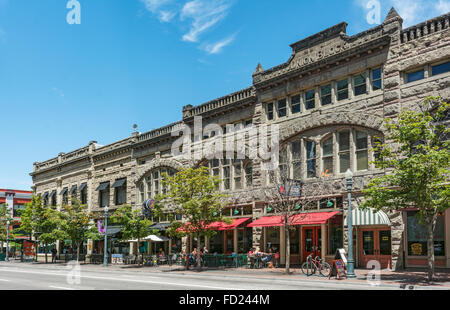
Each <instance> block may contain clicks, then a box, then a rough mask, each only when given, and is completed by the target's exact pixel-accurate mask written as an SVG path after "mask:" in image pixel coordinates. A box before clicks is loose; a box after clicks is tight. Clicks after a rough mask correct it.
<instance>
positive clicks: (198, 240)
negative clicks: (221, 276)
mask: <svg viewBox="0 0 450 310" xmlns="http://www.w3.org/2000/svg"><path fill="white" fill-rule="evenodd" d="M201 246H202V240H201V238H200V235H198V236H197V269H198V270H201V269H202V264H201V262H200V249H201Z"/></svg>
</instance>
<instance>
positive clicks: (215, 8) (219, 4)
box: [180, 0, 231, 42]
mask: <svg viewBox="0 0 450 310" xmlns="http://www.w3.org/2000/svg"><path fill="white" fill-rule="evenodd" d="M230 6H231V2H230V1H226V0H193V1H190V2H187V3H186V4H185V5H184V7H183V9H182V11H181V15H180V16H181V20H185V19H192V23H191V27H190V30H189V32H188V33H186V34H185V35H184V36H183V40H184V41H189V42H197V41H198V40H199V36H200V35H201V34H202V33H203V32H205V31H206V30H208V29H210V28H211V27H213V26H214V25H216V24H217V23H218V22H220V21H221V20H223V19H224V18H225V17H226V16H227V14H228V11H229V9H230Z"/></svg>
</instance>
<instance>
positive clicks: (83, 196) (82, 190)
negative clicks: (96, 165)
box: [80, 183, 88, 205]
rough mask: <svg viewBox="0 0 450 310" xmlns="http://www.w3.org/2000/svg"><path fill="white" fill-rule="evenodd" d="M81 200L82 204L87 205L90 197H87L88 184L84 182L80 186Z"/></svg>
mask: <svg viewBox="0 0 450 310" xmlns="http://www.w3.org/2000/svg"><path fill="white" fill-rule="evenodd" d="M80 200H81V204H83V205H85V204H87V201H88V198H87V184H86V183H83V184H81V186H80Z"/></svg>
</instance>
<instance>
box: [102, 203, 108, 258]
mask: <svg viewBox="0 0 450 310" xmlns="http://www.w3.org/2000/svg"><path fill="white" fill-rule="evenodd" d="M103 266H105V267H108V206H105V249H104V251H103Z"/></svg>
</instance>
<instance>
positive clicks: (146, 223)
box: [105, 205, 153, 263]
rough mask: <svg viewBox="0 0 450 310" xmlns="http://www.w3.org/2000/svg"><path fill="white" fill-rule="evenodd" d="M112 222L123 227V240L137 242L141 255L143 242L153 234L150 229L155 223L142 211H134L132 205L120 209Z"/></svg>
mask: <svg viewBox="0 0 450 310" xmlns="http://www.w3.org/2000/svg"><path fill="white" fill-rule="evenodd" d="M111 221H112V222H113V223H117V224H120V225H121V226H122V240H131V239H136V240H137V251H138V255H140V254H141V253H140V252H141V249H140V244H141V240H142V238H145V237H148V236H149V235H150V234H152V233H153V230H152V229H151V228H150V226H152V224H153V222H152V221H151V220H149V219H147V218H146V217H145V216H144V215H143V213H142V210H141V209H135V210H133V208H132V207H131V206H130V205H123V206H121V207H119V208H118V209H117V210H116V211H115V212H114V213H113V215H112V216H111ZM105 233H107V232H105ZM139 263H140V261H139Z"/></svg>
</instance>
